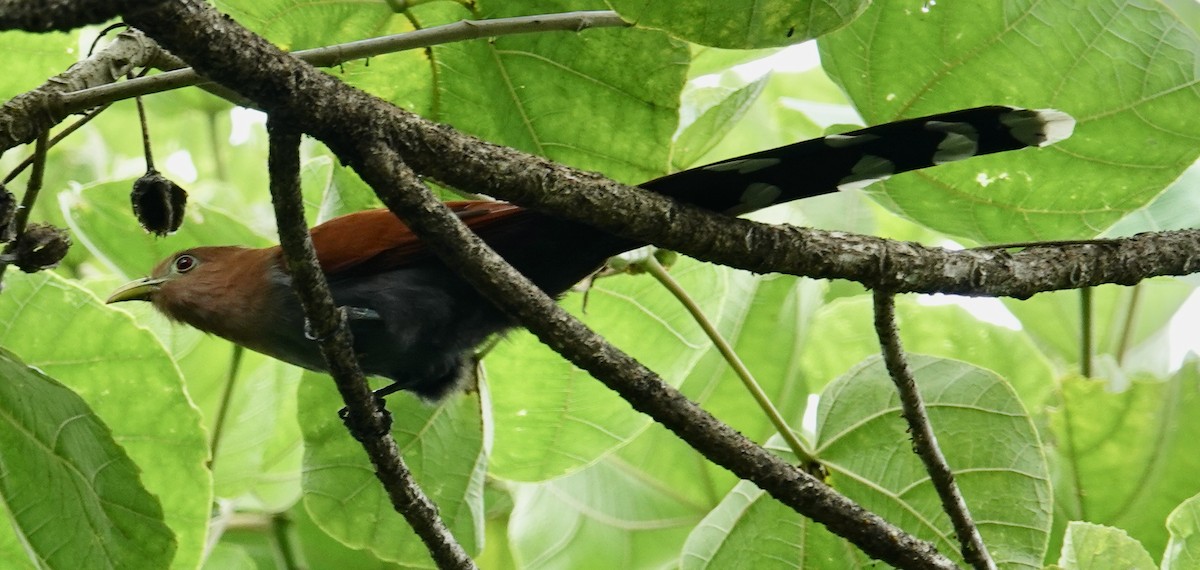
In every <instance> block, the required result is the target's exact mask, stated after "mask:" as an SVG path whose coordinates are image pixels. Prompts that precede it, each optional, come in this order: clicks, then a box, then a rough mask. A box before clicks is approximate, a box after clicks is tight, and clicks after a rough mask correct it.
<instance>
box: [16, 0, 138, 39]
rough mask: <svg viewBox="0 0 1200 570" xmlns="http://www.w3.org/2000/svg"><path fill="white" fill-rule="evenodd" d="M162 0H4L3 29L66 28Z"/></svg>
mask: <svg viewBox="0 0 1200 570" xmlns="http://www.w3.org/2000/svg"><path fill="white" fill-rule="evenodd" d="M160 1H162V0H42V1H38V2H33V1H30V0H0V30H25V31H27V32H49V31H54V30H60V31H66V30H72V29H75V28H78V27H80V26H86V25H88V24H99V23H101V22H105V21H108V20H111V19H113V18H115V17H117V15H118V14H120V13H122V12H124V11H126V10H132V9H136V8H139V7H146V6H151V5H153V4H156V3H158V2H160Z"/></svg>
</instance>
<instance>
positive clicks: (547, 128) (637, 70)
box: [433, 0, 688, 191]
mask: <svg viewBox="0 0 1200 570" xmlns="http://www.w3.org/2000/svg"><path fill="white" fill-rule="evenodd" d="M480 4H481V6H483V7H485V8H486V9H485V10H484V16H486V17H489V18H496V17H504V16H514V15H521V14H530V13H545V12H559V11H567V10H575V9H586V8H590V7H594V3H588V2H581V1H561V2H547V1H544V0H538V1H535V0H519V1H504V2H480ZM433 53H434V58H435V61H436V62H437V63H438V69H439V74H438V77H437V82H436V90H437V94H436V100H437V112H436V114H435V116H434V118H435V119H437V120H439V121H444V122H447V123H450V124H451V125H454V126H455V127H457V128H459V129H462V130H464V131H466V132H468V133H471V134H473V135H476V136H479V137H481V138H484V139H486V140H488V141H490V142H495V143H499V144H503V145H507V146H512V147H516V148H519V149H521V150H525V151H529V152H533V153H536V154H539V155H542V156H546V157H548V158H550V159H553V160H555V161H558V162H563V163H566V164H569V165H572V166H576V167H580V168H584V169H587V170H596V171H600V172H603V173H604V174H606V175H608V176H609V177H611V178H614V179H617V180H621V181H624V182H628V183H640V182H644V181H646V180H649V179H651V178H655V177H658V176H661V175H662V174H664V173H665V172H666V170H667V167H668V158H669V150H670V145H671V139H672V136H673V135H674V134H675V130H676V126H677V124H678V117H677V113H678V108H679V93H680V91H681V90H682V89H683V85H684V81H685V79H686V77H687V61H688V50H687V47H686V46H685V45H683V44H682V43H680V42H677V41H673V40H671V39H670V38H668V37H667V36H666V34H663V33H661V32H653V31H646V30H630V29H602V30H585V31H583V32H580V33H568V34H528V35H521V36H506V37H500V38H495V39H491V40H474V41H469V42H461V43H457V44H452V45H447V46H441V47H438V48H435V49H434V51H433ZM462 190H465V191H471V189H470V188H462Z"/></svg>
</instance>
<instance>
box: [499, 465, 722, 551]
mask: <svg viewBox="0 0 1200 570" xmlns="http://www.w3.org/2000/svg"><path fill="white" fill-rule="evenodd" d="M656 475H657V474H656V473H654V472H653V471H648V470H647V469H646V468H645V466H642V465H635V464H632V463H629V462H627V461H624V460H622V459H620V458H618V457H615V456H610V457H607V458H605V459H603V460H601V461H600V462H599V463H597V464H595V465H592V466H591V467H589V468H588V469H585V470H583V471H579V472H576V473H572V474H570V475H567V476H566V477H561V478H558V479H555V480H553V481H549V482H545V483H526V484H516V485H514V486H513V488H512V494H513V502H514V507H513V512H512V518H511V519H510V521H509V525H508V534H509V537H510V540H511V541H512V548H513V556H514V558H516V560H517V563H518V566H519V567H521V568H531V569H532V568H577V569H580V570H583V569H590V568H595V569H605V568H663V567H666V566H667V565H668V564H670V563H672V562H673V561H674V560H675V559H676V557H677V556H678V553H679V545H680V544H682V542H683V540H684V538H686V537H687V534H688V531H689V530H691V527H692V525H694V524H696V522H697V521H698V520H699V519H700V517H701V516H702V514H703V510H701V509H698V508H697V505H696V504H695V503H691V502H689V501H687V500H681V497H680V495H678V494H676V493H675V492H674V491H675V490H674V489H672V488H669V487H666V486H664V485H662V484H661V483H662V481H661V480H660V479H658V477H657V476H656ZM703 507H706V506H703Z"/></svg>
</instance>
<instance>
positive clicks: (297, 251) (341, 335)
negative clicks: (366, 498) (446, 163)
mask: <svg viewBox="0 0 1200 570" xmlns="http://www.w3.org/2000/svg"><path fill="white" fill-rule="evenodd" d="M267 127H268V130H269V131H270V134H271V137H270V149H271V152H270V158H269V169H270V172H271V198H272V201H273V202H274V204H275V217H276V219H277V220H278V225H279V242H280V245H281V246H282V248H283V251H284V259H285V260H286V262H287V268H288V274H289V275H290V276H291V277H292V288H293V289H294V290H295V292H296V295H297V296H298V297H299V298H300V304H301V306H302V307H303V309H304V314H305V317H306V318H307V319H308V322H309V323H311V328H312V331H313V336H315V337H316V338H317V340H318V342H319V343H320V345H321V354H322V356H324V357H325V361H326V363H327V364H328V366H329V372H330V374H331V375H332V376H333V379H334V382H336V383H337V387H338V391H339V392H341V394H342V399H343V400H345V402H346V410H347V414H346V418H347V424H348V425H349V426H350V427H351V431H352V432H353V433H354V435H355V438H356V439H358V440H359V442H360V443H362V446H363V448H364V449H366V451H367V455H368V456H369V457H370V458H371V463H372V464H373V465H374V467H375V475H376V477H378V478H379V481H380V482H381V483H383V487H384V489H385V490H386V491H387V494H388V498H389V499H390V500H391V502H392V506H393V507H394V508H395V509H396V511H397V512H399V513H400V514H401V515H403V516H404V518H405V520H407V521H408V524H409V525H410V526H412V528H413V530H414V531H416V533H417V535H418V536H420V537H421V540H422V541H423V542H424V543H425V546H426V547H427V548H428V549H429V552H430V554H431V555H432V556H433V559H434V561H435V562H437V564H438V567H439V568H475V563H474V562H473V561H472V560H471V557H470V556H468V555H467V553H466V551H464V550H463V548H462V546H461V545H460V544H459V543H458V542H457V541H456V540H455V539H454V536H453V535H452V534H451V533H450V530H449V529H447V528H446V525H445V523H443V522H442V519H441V518H440V517H439V516H438V511H437V506H436V505H434V504H433V502H432V501H430V500H429V498H428V497H426V496H425V494H424V493H423V492H422V491H421V489H420V487H418V486H417V483H416V481H414V480H413V478H412V473H411V472H409V470H408V467H407V466H406V465H405V464H404V459H403V458H402V457H401V456H400V450H399V449H398V448H397V447H396V442H395V440H393V439H392V436H391V433H390V432H389V427H390V423H391V418H390V417H389V416H387V415H386V414H387V412H386V411H384V410H383V408H382V407H381V405H380V404H379V403H378V402H376V400H375V398H374V396H373V395H372V394H371V389H370V387H368V386H367V381H366V379H365V378H364V377H363V373H362V370H361V369H360V368H359V366H358V360H357V359H356V358H355V356H354V349H353V341H352V339H351V337H350V328H349V326H348V325H347V324H346V317H345V314H344V312H343V311H342V310H340V309H339V308H337V307H336V306H335V305H334V303H333V297H332V296H331V294H330V291H329V284H328V283H327V282H326V281H325V275H324V273H322V272H321V269H320V265H319V264H318V263H317V254H316V251H315V250H314V249H313V244H312V238H311V236H309V233H308V226H307V225H306V224H305V223H304V202H303V200H302V198H301V194H300V150H299V149H300V134H299V133H298V132H297V131H295V130H293V129H291V128H288V127H287V126H285V125H281V124H280V123H279V122H278V121H275V120H273V119H272V120H270V121H268V123H267Z"/></svg>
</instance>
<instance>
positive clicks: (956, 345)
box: [799, 295, 1055, 406]
mask: <svg viewBox="0 0 1200 570" xmlns="http://www.w3.org/2000/svg"><path fill="white" fill-rule="evenodd" d="M896 301H897V303H896V314H897V321H898V322H899V325H900V339H901V340H902V341H903V343H904V348H905V350H909V351H912V352H917V353H921V354H929V355H933V356H940V357H943V358H955V359H958V360H964V361H966V362H969V363H971V364H974V365H975V366H980V367H983V368H987V369H989V370H992V371H994V372H996V373H997V374H999V375H1000V376H1002V377H1003V378H1004V379H1005V380H1006V381H1008V382H1009V383H1010V384H1012V385H1013V388H1014V389H1015V390H1016V391H1017V393H1018V394H1020V396H1021V400H1022V401H1023V402H1025V404H1026V405H1027V406H1038V405H1041V404H1042V402H1043V401H1044V398H1045V396H1046V394H1047V393H1048V392H1049V390H1050V389H1051V387H1052V386H1053V381H1054V378H1055V373H1054V370H1053V369H1052V368H1051V367H1050V363H1049V362H1048V361H1047V360H1046V358H1045V357H1044V356H1042V354H1041V352H1040V351H1039V350H1038V349H1037V347H1036V346H1034V344H1033V343H1032V342H1030V341H1029V337H1028V336H1027V335H1025V334H1022V333H1021V332H1019V331H1013V330H1010V329H1007V328H1004V327H1001V326H998V325H994V324H991V323H985V322H983V321H980V320H978V319H976V318H975V317H973V316H971V314H970V313H968V312H967V311H966V310H965V309H962V308H960V307H956V306H952V305H946V306H924V305H920V304H918V303H916V302H915V300H914V299H913V298H912V297H911V296H902V297H899V298H898V299H896ZM872 323H873V321H872V305H871V299H870V298H868V297H866V296H861V295H860V296H857V297H851V298H847V299H840V300H838V301H835V302H833V303H830V304H828V305H826V306H825V307H823V308H822V309H821V310H820V311H819V312H818V313H817V314H816V316H815V317H814V319H813V323H812V325H811V326H812V328H813V330H815V331H820V333H819V334H815V335H813V337H812V339H811V340H810V341H809V342H807V343H805V345H804V346H803V347H801V348H800V354H801V357H800V373H799V375H800V376H801V377H805V378H808V379H809V382H811V383H812V384H813V386H814V388H813V389H814V390H816V389H819V387H820V383H821V382H824V381H828V380H829V379H831V378H835V377H837V376H838V375H841V374H844V373H845V372H846V371H847V370H849V369H850V368H851V367H852V366H854V365H855V364H856V363H858V362H859V361H861V360H862V359H864V358H866V357H868V356H870V355H872V354H876V353H878V352H879V339H878V337H877V336H876V333H875V328H874V325H873V324H872Z"/></svg>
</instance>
